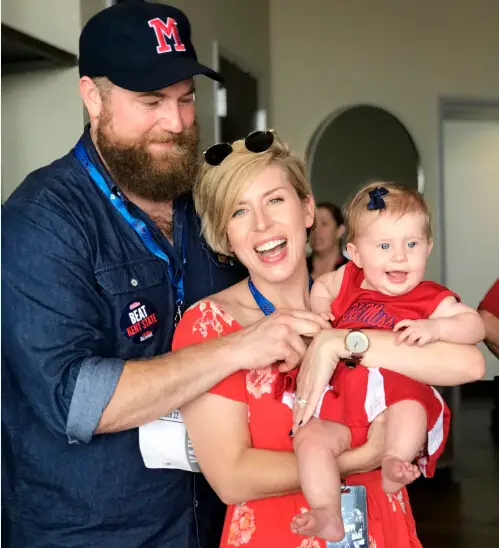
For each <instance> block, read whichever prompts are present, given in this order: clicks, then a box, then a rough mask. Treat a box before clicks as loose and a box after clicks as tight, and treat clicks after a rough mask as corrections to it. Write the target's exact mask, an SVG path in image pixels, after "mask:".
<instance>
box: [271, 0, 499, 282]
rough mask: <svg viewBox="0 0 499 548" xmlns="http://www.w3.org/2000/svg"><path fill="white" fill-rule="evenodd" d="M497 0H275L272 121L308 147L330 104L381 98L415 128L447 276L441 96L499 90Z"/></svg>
mask: <svg viewBox="0 0 499 548" xmlns="http://www.w3.org/2000/svg"><path fill="white" fill-rule="evenodd" d="M498 21H499V2H497V0H473V2H469V1H468V0H438V1H434V0H419V1H418V2H409V1H402V2H401V1H400V0H377V1H376V2H373V1H372V0H349V1H346V0H328V1H326V0H308V1H307V2H306V3H304V2H303V1H302V0H270V28H271V32H270V45H271V67H272V72H271V89H272V114H273V120H274V127H276V128H277V129H278V131H279V132H280V133H281V135H282V136H283V137H284V138H285V139H286V140H288V141H289V142H290V143H291V145H292V146H293V147H294V148H295V149H296V150H297V151H298V152H300V153H301V154H305V151H306V147H307V144H308V142H309V140H310V139H311V137H312V135H313V133H314V131H315V129H316V128H317V127H318V126H319V124H320V123H321V121H322V120H324V119H325V118H326V117H327V116H328V115H329V114H330V113H331V112H333V111H336V110H339V109H342V108H344V107H345V106H347V105H351V104H357V103H373V104H376V105H379V106H381V107H383V108H385V109H387V110H388V111H391V112H392V113H393V114H395V115H396V116H397V117H398V118H399V119H400V120H401V122H402V123H403V124H404V125H405V126H406V127H407V129H408V130H409V131H410V132H411V134H412V136H413V137H414V140H415V142H416V145H417V146H418V148H419V150H420V153H421V157H422V163H423V167H424V168H425V175H426V183H427V190H426V196H427V198H428V200H429V202H430V206H431V209H432V213H433V215H434V218H435V223H434V225H435V226H434V229H435V232H436V240H437V241H436V247H435V250H434V252H433V253H432V257H431V259H430V264H429V269H428V276H429V277H432V278H434V279H435V280H437V281H438V279H439V277H440V258H439V254H440V246H439V233H438V221H439V219H438V216H439V211H440V207H441V204H440V200H439V192H438V184H437V183H438V178H439V150H438V146H439V140H438V131H439V120H438V108H439V97H441V96H453V97H456V96H457V97H467V98H475V99H480V98H484V99H494V98H496V99H497V98H499V65H498V58H499V42H498V35H499V30H498Z"/></svg>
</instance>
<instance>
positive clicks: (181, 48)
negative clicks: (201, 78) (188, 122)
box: [79, 2, 222, 91]
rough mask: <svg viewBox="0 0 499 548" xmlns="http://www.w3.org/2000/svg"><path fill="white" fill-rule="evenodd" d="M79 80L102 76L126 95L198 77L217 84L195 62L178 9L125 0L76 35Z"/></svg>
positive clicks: (187, 26) (212, 73) (187, 28)
mask: <svg viewBox="0 0 499 548" xmlns="http://www.w3.org/2000/svg"><path fill="white" fill-rule="evenodd" d="M79 68H80V76H90V77H97V76H105V77H107V78H109V80H111V82H113V84H116V85H117V86H119V87H122V88H125V89H128V90H130V91H155V90H158V89H161V88H165V87H168V86H171V85H173V84H175V83H177V82H181V81H182V80H186V79H187V78H190V77H192V76H195V75H196V74H204V75H206V76H208V77H209V78H212V79H214V80H217V81H219V82H220V81H221V80H222V77H221V76H220V74H218V72H215V71H214V70H213V69H211V68H209V67H207V66H205V65H202V64H201V63H198V60H197V56H196V51H195V50H194V46H193V45H192V42H191V26H190V23H189V20H188V19H187V17H186V16H185V15H184V13H182V11H180V10H179V9H177V8H174V7H172V6H166V5H165V4H152V3H148V2H123V3H121V4H116V5H114V6H111V7H109V8H106V9H104V10H102V11H100V12H99V13H97V14H96V15H94V17H92V18H91V19H90V20H89V21H88V23H87V24H86V25H85V27H84V28H83V30H82V32H81V35H80V56H79Z"/></svg>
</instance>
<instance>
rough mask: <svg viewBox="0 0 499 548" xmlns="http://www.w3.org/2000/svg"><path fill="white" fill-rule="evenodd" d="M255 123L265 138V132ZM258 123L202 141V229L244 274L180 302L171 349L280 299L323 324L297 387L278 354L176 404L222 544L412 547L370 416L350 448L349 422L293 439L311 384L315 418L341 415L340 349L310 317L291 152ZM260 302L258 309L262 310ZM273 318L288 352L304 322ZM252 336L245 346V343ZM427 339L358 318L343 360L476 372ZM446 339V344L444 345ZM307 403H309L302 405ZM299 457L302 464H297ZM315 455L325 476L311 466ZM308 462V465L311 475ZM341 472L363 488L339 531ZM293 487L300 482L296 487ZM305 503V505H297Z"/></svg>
mask: <svg viewBox="0 0 499 548" xmlns="http://www.w3.org/2000/svg"><path fill="white" fill-rule="evenodd" d="M261 133H262V136H263V135H265V136H267V137H265V138H268V139H269V140H270V137H268V134H269V132H261ZM270 133H271V135H272V139H271V142H270V143H268V145H267V146H265V147H264V148H262V149H261V150H259V151H255V150H251V148H250V147H251V144H250V145H249V146H248V142H251V139H249V138H246V140H244V141H237V142H235V143H233V144H228V143H225V144H222V143H220V144H218V145H214V146H213V147H210V149H208V150H207V151H206V153H205V156H204V159H205V162H204V164H203V166H202V168H201V172H200V174H199V179H198V181H197V182H196V185H195V187H194V196H195V202H196V207H197V210H198V213H199V216H200V218H201V223H202V231H203V234H204V236H205V238H206V240H207V241H208V243H209V244H210V245H211V247H213V248H214V249H215V250H216V251H217V252H219V253H225V254H230V255H233V256H236V257H237V258H238V259H239V260H240V262H242V263H243V264H244V266H246V267H247V269H248V272H249V275H250V278H249V279H247V280H243V281H241V282H239V283H237V284H235V285H233V286H232V287H230V288H228V289H226V290H224V291H221V292H219V293H216V294H214V295H212V296H210V297H208V298H207V299H203V300H202V301H200V302H198V303H197V304H196V305H195V306H192V307H191V308H190V309H189V310H187V311H186V313H185V314H184V316H183V317H182V319H181V320H180V323H179V324H178V327H177V330H176V332H175V336H174V341H173V348H174V349H179V348H182V347H184V346H189V345H198V344H199V343H202V342H204V341H208V340H210V339H218V338H219V337H221V338H222V340H224V339H226V340H227V341H228V340H234V337H237V336H238V333H236V332H238V331H240V330H242V329H246V330H249V331H251V332H255V330H258V329H259V328H261V327H262V326H263V325H265V324H264V322H265V321H270V319H274V320H275V321H279V320H280V319H282V318H283V314H286V313H289V309H292V310H293V313H294V314H297V315H298V317H299V318H300V319H301V320H304V319H306V318H309V319H310V318H312V317H313V318H315V321H317V322H318V323H320V325H321V326H322V328H323V330H322V331H321V332H319V333H316V334H315V337H314V340H313V342H312V344H311V345H310V347H309V349H308V351H306V353H305V357H304V359H303V362H302V365H301V366H300V371H299V375H298V384H299V386H300V388H301V391H300V390H298V389H296V390H295V385H294V384H293V383H294V378H296V376H294V375H295V373H296V371H295V372H290V371H289V369H290V367H289V365H288V366H287V365H286V364H285V363H283V362H280V363H274V364H273V365H271V366H269V367H266V368H263V369H259V370H238V371H235V372H234V373H233V374H232V375H230V376H229V377H227V378H226V379H225V380H224V381H222V382H220V383H219V384H218V385H216V386H214V387H213V388H212V389H211V390H210V392H209V393H207V394H204V395H203V396H201V397H200V398H199V399H197V400H196V401H193V402H191V403H190V404H188V405H186V406H184V407H182V409H181V411H182V414H183V416H184V419H185V423H186V426H187V431H188V432H189V436H190V438H191V439H192V444H193V447H194V451H195V454H196V457H197V459H198V462H199V464H200V467H201V469H202V471H203V473H204V475H205V476H206V477H207V479H208V481H209V482H210V484H211V485H212V486H213V488H214V489H215V491H216V492H217V493H218V494H219V496H220V498H221V499H222V500H224V501H225V502H226V503H227V504H229V505H230V506H229V508H228V511H227V514H226V521H225V529H224V533H223V537H222V543H221V546H222V547H223V548H228V547H230V546H239V545H241V544H244V545H245V546H246V545H247V546H248V548H250V547H255V548H270V547H272V548H273V547H274V546H279V547H280V548H297V547H300V546H301V547H304V546H309V547H312V548H325V547H326V540H325V539H329V540H339V539H340V538H341V536H342V535H343V533H345V534H346V537H345V539H346V540H347V541H349V542H350V543H352V542H353V540H354V539H355V540H356V541H357V542H358V541H360V540H363V543H364V545H366V546H367V545H369V546H371V547H373V546H376V547H377V548H409V547H410V548H417V547H418V546H420V544H419V542H418V540H417V537H416V533H415V528H414V520H413V518H412V514H411V510H410V504H409V500H408V498H407V493H406V490H405V489H404V488H402V489H400V490H397V492H396V493H394V494H392V492H390V493H389V494H388V495H387V494H386V493H385V492H384V491H383V488H382V478H381V472H380V471H376V470H373V469H375V468H377V467H379V465H380V458H381V453H382V447H383V444H384V439H383V438H384V436H383V429H384V426H383V419H382V418H381V417H382V415H380V417H378V418H376V419H374V420H373V421H372V422H371V423H370V424H369V422H368V420H367V419H366V418H365V417H364V416H363V415H359V419H360V422H359V424H357V425H356V427H355V428H353V429H352V438H354V439H355V445H354V444H352V447H355V449H353V450H350V451H346V450H345V449H346V448H347V447H348V446H349V445H348V444H347V443H345V442H346V441H347V440H346V438H347V437H348V432H347V435H346V436H344V435H343V434H344V433H345V428H341V430H342V431H343V433H342V434H341V435H339V434H340V433H339V430H340V429H338V436H336V435H331V433H330V432H329V433H326V435H324V436H320V439H319V440H318V442H317V443H315V444H314V447H313V449H312V450H309V451H305V452H304V450H303V448H304V447H306V445H305V444H304V442H303V440H301V442H299V441H298V440H299V439H300V438H302V437H303V433H306V432H307V430H306V428H307V427H305V428H300V427H299V424H300V423H299V421H298V420H297V421H295V423H294V422H293V414H294V412H295V413H296V411H297V410H298V408H299V409H301V410H303V411H305V410H307V412H308V408H309V406H310V404H311V402H313V401H314V399H315V395H316V393H317V392H318V393H319V395H321V394H322V395H323V398H322V402H323V405H322V409H323V411H324V412H322V411H317V413H318V414H319V416H320V418H321V419H325V420H322V421H321V420H320V419H317V420H318V421H320V422H319V423H320V424H322V425H323V426H324V428H323V429H322V430H324V431H326V430H329V426H332V427H336V426H346V425H345V424H339V423H338V420H337V417H336V416H333V415H329V412H330V411H332V410H333V407H332V406H331V405H330V403H331V401H333V400H334V395H333V393H332V387H329V385H328V383H329V381H330V379H331V375H332V368H333V367H334V366H335V365H336V364H338V361H339V360H340V359H345V358H349V357H350V358H353V356H352V355H350V356H349V351H348V350H347V349H346V347H345V344H346V342H347V341H346V336H347V334H348V331H347V329H346V328H345V329H343V328H341V329H330V324H329V322H327V321H326V320H325V319H324V318H323V317H322V316H320V315H319V314H315V315H313V316H310V315H311V314H312V312H310V304H311V303H310V299H311V296H310V290H309V275H308V272H307V265H306V260H305V258H306V253H305V241H306V236H307V229H308V228H309V227H310V226H311V225H312V223H313V220H314V202H313V198H312V196H311V190H310V185H309V182H308V180H307V178H306V176H305V170H304V165H303V162H302V160H301V159H300V158H298V157H297V156H295V155H293V154H292V153H291V152H290V151H289V149H288V148H287V146H286V145H285V144H284V143H282V141H281V140H280V139H279V138H278V136H277V135H275V133H272V132H270ZM352 265H353V266H355V265H354V264H353V263H352ZM338 272H339V271H338ZM316 283H317V282H316ZM312 291H313V290H312ZM369 312H371V311H369ZM267 315H270V318H265V316H267ZM280 329H281V330H283V331H284V332H287V333H291V332H292V333H294V334H295V335H297V336H296V338H294V339H293V341H292V343H291V345H290V347H289V348H288V349H287V351H289V352H290V353H291V354H293V355H294V354H296V355H300V354H302V353H304V352H305V350H306V347H305V344H304V341H303V340H302V338H301V337H300V336H299V335H301V336H305V337H306V336H309V337H310V336H311V335H313V333H311V331H310V328H309V326H305V325H304V324H301V323H300V324H299V325H296V326H293V324H290V323H288V322H284V323H282V324H281V325H280ZM225 336H227V337H226V338H225ZM349 337H350V338H351V335H350V336H349ZM364 338H367V335H364ZM260 340H261V337H259V338H258V340H257V341H256V342H255V343H254V346H253V347H252V350H251V351H250V352H256V351H257V350H258V348H259V345H260ZM438 344H439V343H436V345H435V346H434V347H430V346H429V347H428V348H427V349H425V350H424V351H423V349H421V348H416V349H415V348H412V349H411V348H410V347H409V346H407V345H398V346H397V345H396V344H395V335H394V334H393V333H390V332H387V331H385V332H381V331H380V330H379V329H371V330H370V331H369V344H368V350H367V352H366V354H365V359H364V360H363V362H362V363H363V365H365V367H357V368H356V369H354V371H356V372H357V373H356V375H357V374H360V375H361V376H362V377H364V376H367V375H368V374H369V373H368V371H370V370H369V369H368V368H373V369H377V368H379V367H382V366H383V367H387V368H389V369H390V370H394V371H396V372H399V373H402V374H407V375H408V376H411V377H414V378H417V379H418V380H420V381H421V382H424V383H428V384H430V383H432V382H434V381H438V379H437V374H439V373H442V376H441V377H440V379H443V374H444V372H446V378H447V382H452V383H454V382H460V380H461V379H463V378H466V379H470V378H472V377H473V376H476V375H478V374H479V371H480V363H479V361H480V360H478V359H477V357H476V355H475V356H474V355H473V352H472V351H471V354H468V356H467V357H465V356H464V354H463V351H464V352H466V351H467V349H466V347H465V346H463V345H457V346H459V348H458V349H457V348H455V347H453V346H452V345H450V347H442V346H438ZM200 346H202V345H200ZM278 346H279V344H278V343H276V347H278ZM354 350H358V348H356V347H355V348H354ZM468 351H469V349H468ZM241 352H247V350H246V351H243V350H241ZM447 352H451V354H452V355H451V356H450V355H445V354H447ZM472 363H473V365H471V364H472ZM442 364H444V365H442ZM343 369H344V368H343ZM369 375H370V374H369ZM370 376H371V375H370ZM374 376H376V372H374ZM300 379H302V380H300ZM326 385H328V386H326ZM325 386H326V388H325ZM357 392H359V391H357ZM326 394H329V396H326ZM360 397H361V396H358V398H357V399H359V398H360ZM354 400H355V399H352V398H348V401H354ZM434 400H435V401H436V402H437V403H438V405H439V406H440V407H439V411H440V410H441V407H442V406H441V405H440V403H439V402H438V400H437V398H434ZM343 401H344V399H343ZM294 402H295V403H296V404H297V405H294ZM300 405H303V406H304V407H300ZM315 409H316V407H315V404H314V405H313V407H312V412H313V410H315ZM363 409H364V407H362V410H363ZM378 411H379V409H378ZM420 414H421V413H420ZM364 415H365V412H364ZM346 419H348V421H356V419H357V415H355V416H353V415H352V414H351V413H346V415H345V417H344V420H346ZM332 421H337V422H336V424H333V422H332ZM326 423H327V425H326ZM307 426H308V425H307ZM295 427H296V429H295ZM290 429H291V430H292V432H296V437H295V438H292V437H290V436H291V434H290ZM423 434H424V433H423ZM336 442H338V443H337V447H336V448H335V450H334V451H332V450H330V443H335V444H336ZM299 446H301V447H302V450H301V451H300V450H299V449H298V447H299ZM293 447H294V449H295V450H296V456H297V457H298V466H297V460H296V457H295V455H293V453H292V451H293ZM334 455H336V457H335V456H334ZM309 456H310V459H311V460H310V459H308V457H309ZM319 457H320V458H319ZM318 458H319V460H318ZM321 459H322V461H321ZM305 461H307V462H308V464H307V465H306V466H305V467H304V463H305ZM335 463H336V464H335ZM324 464H326V468H327V473H326V475H324V474H322V472H323V471H324V470H325V468H324ZM329 465H336V466H337V468H338V470H339V473H336V474H335V473H333V474H331V473H330V472H331V470H330V468H328V466H329ZM385 468H386V466H385ZM307 470H308V471H310V473H311V474H312V475H313V474H314V473H315V474H316V475H315V476H314V477H311V475H310V474H307V473H306V472H307ZM371 470H373V471H371ZM411 471H414V470H413V469H411ZM340 473H341V477H342V478H345V480H346V482H347V484H348V485H350V488H349V492H350V493H353V492H355V493H359V494H360V493H364V495H363V496H364V498H362V496H361V497H360V498H356V499H355V500H356V501H357V502H355V505H356V506H355V509H354V512H355V515H356V516H357V517H359V516H360V519H356V520H353V518H351V515H352V516H353V515H354V513H353V512H350V513H348V512H347V513H346V514H345V516H344V519H345V527H344V530H343V522H342V520H341V516H340V513H339V512H340V506H341V507H343V506H344V504H343V503H344V502H345V497H344V496H343V495H340V475H339V474H340ZM321 474H322V475H321ZM351 474H355V475H353V476H352V475H351ZM307 479H308V482H307V484H306V485H305V482H306V481H307ZM316 480H317V481H316ZM312 484H313V485H312ZM359 484H360V485H359ZM335 485H336V488H335ZM307 486H308V490H307ZM321 486H324V489H322V494H324V493H325V492H326V493H325V494H326V496H327V498H328V501H327V503H326V504H327V505H328V507H327V508H326V510H327V512H326V513H322V514H321V512H320V510H321V507H322V506H323V505H322V504H320V503H319V502H318V500H317V498H314V495H313V494H312V491H311V490H310V489H311V487H313V488H314V489H315V488H316V487H317V489H318V490H320V488H321ZM385 487H386V481H385ZM300 488H305V495H306V496H304V494H303V493H301V492H300V491H299V490H300ZM317 492H318V491H317ZM366 492H367V495H366V494H365V493H366ZM340 496H341V505H340ZM366 497H367V501H368V503H367V511H366V504H365V500H366ZM347 498H348V497H347ZM349 500H350V499H349ZM361 500H363V501H364V502H363V503H362V502H361ZM318 510H319V512H317V511H318ZM304 513H305V516H306V517H302V514H304ZM321 516H322V517H321ZM311 517H313V519H312V520H310V518H311ZM331 517H332V518H333V521H331V520H330V518H331ZM349 519H352V521H350V522H349V521H348V520H349ZM304 520H308V524H305V523H304ZM354 521H355V522H354ZM312 522H314V523H312ZM367 524H368V527H369V532H368V533H367V531H366V525H367ZM358 527H359V528H360V529H358ZM307 537H308V538H307Z"/></svg>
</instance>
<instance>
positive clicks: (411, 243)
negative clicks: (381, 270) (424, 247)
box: [407, 242, 418, 249]
mask: <svg viewBox="0 0 499 548" xmlns="http://www.w3.org/2000/svg"><path fill="white" fill-rule="evenodd" d="M417 245H418V244H417V242H408V243H407V247H408V248H409V249H413V248H415V247H416V246H417Z"/></svg>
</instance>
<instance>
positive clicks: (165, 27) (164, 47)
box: [149, 17, 185, 53]
mask: <svg viewBox="0 0 499 548" xmlns="http://www.w3.org/2000/svg"><path fill="white" fill-rule="evenodd" d="M149 26H150V27H152V28H153V29H154V32H155V33H156V38H157V40H158V47H157V48H156V51H157V52H158V53H168V52H169V51H171V50H172V47H171V46H170V44H168V42H167V41H166V38H169V39H170V40H173V42H174V44H173V47H174V48H175V51H185V46H184V44H183V43H182V40H180V35H179V33H178V29H177V22H176V21H175V19H172V18H171V17H168V19H167V20H166V24H165V23H164V22H163V21H161V19H160V18H159V17H156V19H151V20H150V21H149Z"/></svg>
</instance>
